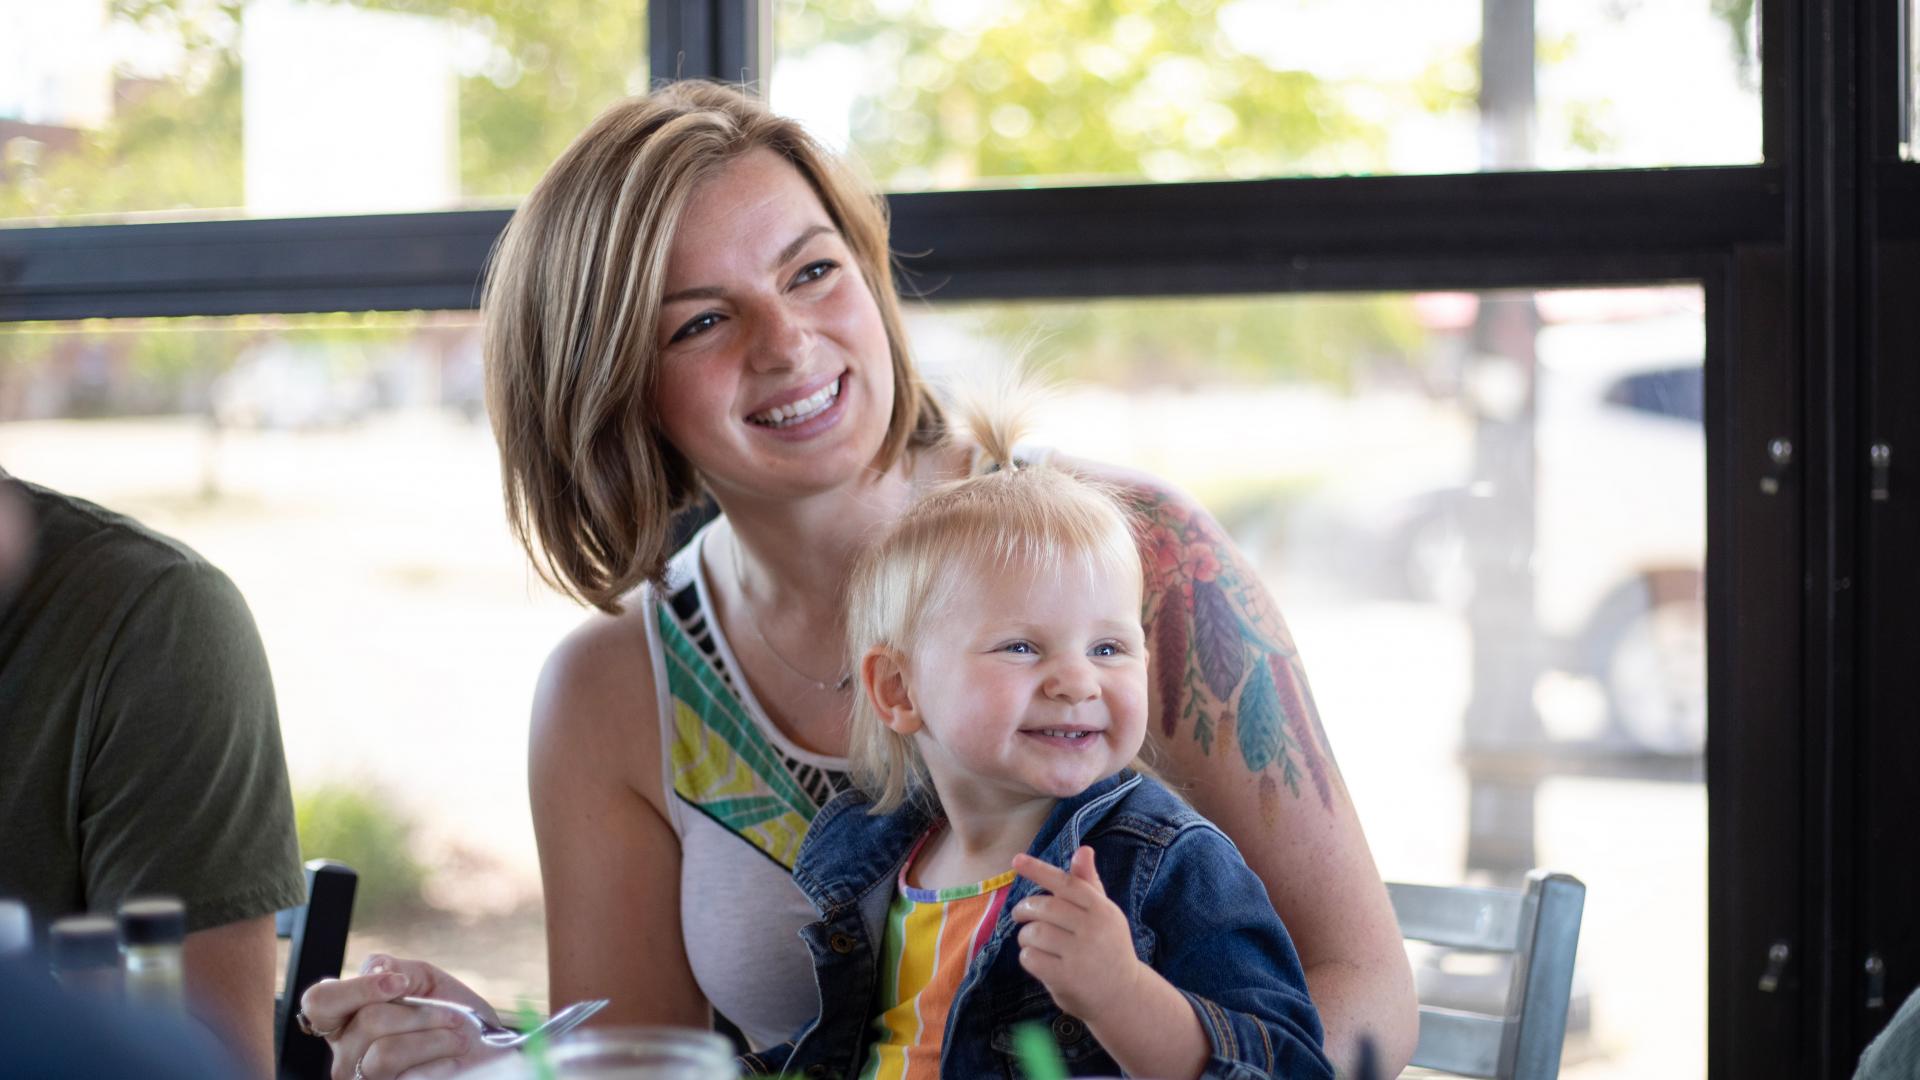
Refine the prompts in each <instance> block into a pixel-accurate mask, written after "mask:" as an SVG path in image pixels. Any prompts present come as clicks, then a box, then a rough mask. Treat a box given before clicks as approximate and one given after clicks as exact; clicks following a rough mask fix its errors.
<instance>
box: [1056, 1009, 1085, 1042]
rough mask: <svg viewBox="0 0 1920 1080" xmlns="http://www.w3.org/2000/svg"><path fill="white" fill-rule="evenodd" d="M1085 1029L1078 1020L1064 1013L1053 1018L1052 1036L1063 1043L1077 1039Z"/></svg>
mask: <svg viewBox="0 0 1920 1080" xmlns="http://www.w3.org/2000/svg"><path fill="white" fill-rule="evenodd" d="M1085 1030H1086V1028H1085V1027H1084V1026H1083V1025H1082V1024H1081V1023H1080V1021H1078V1020H1076V1019H1074V1018H1073V1017H1071V1016H1067V1015H1066V1014H1064V1013H1062V1014H1061V1015H1059V1016H1056V1017H1054V1018H1053V1037H1054V1039H1055V1040H1056V1041H1058V1042H1060V1043H1061V1044H1063V1045H1064V1044H1066V1043H1070V1042H1073V1041H1074V1040H1075V1039H1078V1038H1079V1037H1080V1033H1081V1032H1082V1031H1085Z"/></svg>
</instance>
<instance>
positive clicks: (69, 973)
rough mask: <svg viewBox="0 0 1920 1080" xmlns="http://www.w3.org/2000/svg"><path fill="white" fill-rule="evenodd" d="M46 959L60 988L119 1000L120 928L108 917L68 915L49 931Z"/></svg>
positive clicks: (55, 923)
mask: <svg viewBox="0 0 1920 1080" xmlns="http://www.w3.org/2000/svg"><path fill="white" fill-rule="evenodd" d="M47 956H48V959H49V960H50V961H52V965H53V977H54V978H55V979H56V980H58V981H59V983H60V985H61V987H63V988H64V989H66V990H70V991H72V992H74V993H78V994H90V995H94V996H96V997H119V996H120V928H119V927H118V926H116V925H114V922H113V920H112V919H110V918H108V917H106V916H105V915H69V916H67V917H66V918H64V919H56V920H54V923H53V925H52V926H51V927H49V928H48V929H47Z"/></svg>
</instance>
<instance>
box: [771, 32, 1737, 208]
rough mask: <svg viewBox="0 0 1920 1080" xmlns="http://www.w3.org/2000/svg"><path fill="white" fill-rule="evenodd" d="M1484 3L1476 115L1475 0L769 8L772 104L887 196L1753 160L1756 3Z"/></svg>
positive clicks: (1477, 42)
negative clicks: (775, 52)
mask: <svg viewBox="0 0 1920 1080" xmlns="http://www.w3.org/2000/svg"><path fill="white" fill-rule="evenodd" d="M1484 3H1485V4H1486V5H1487V6H1488V7H1490V8H1493V9H1495V10H1494V16H1495V18H1496V20H1497V22H1498V25H1500V26H1501V27H1503V28H1507V29H1510V30H1515V31H1518V32H1517V33H1503V34H1497V35H1495V36H1494V38H1493V39H1492V40H1491V41H1490V42H1489V48H1490V50H1491V53H1492V55H1491V57H1490V59H1491V60H1492V63H1491V64H1490V65H1486V66H1487V67H1488V70H1490V71H1499V72H1506V73H1508V74H1506V75H1496V76H1495V77H1494V78H1492V79H1491V80H1489V85H1488V87H1487V93H1488V95H1489V96H1490V98H1491V99H1492V100H1493V101H1494V102H1496V105H1495V106H1494V107H1490V108H1489V109H1488V110H1487V115H1488V117H1489V119H1488V120H1487V122H1485V123H1483V122H1482V117H1481V114H1482V110H1481V108H1480V107H1479V104H1478V102H1479V99H1480V97H1481V95H1482V79H1481V70H1482V67H1483V62H1482V47H1481V46H1482V41H1481V39H1482V34H1481V21H1482V3H1477V2H1475V0H1181V2H1180V3H1177V4H1174V3H1161V4H1153V3H1139V2H1128V0H1120V2H1114V3H1090V2H1086V0H1078V2H1060V0H987V2H981V3H956V2H952V0H780V3H779V5H778V7H777V10H776V23H775V31H776V39H777V42H778V45H779V57H778V62H777V64H776V65H775V67H774V72H773V78H772V80H771V83H770V91H771V94H772V100H773V104H774V106H775V107H776V108H777V109H779V110H781V111H782V112H786V113H789V114H792V115H795V116H798V117H800V118H801V119H802V120H804V121H805V122H806V123H807V124H808V125H809V126H810V127H811V128H812V130H813V131H814V132H815V133H816V134H817V135H819V136H821V137H822V138H824V139H826V140H828V141H829V142H832V143H835V144H837V145H839V146H842V147H851V148H852V149H853V150H855V151H856V152H857V153H858V154H859V156H860V157H861V158H862V159H863V160H864V161H865V162H866V164H867V165H868V167H869V168H870V169H871V170H872V171H873V173H874V174H875V175H876V176H877V177H878V178H879V179H880V181H881V182H882V183H883V184H884V185H885V186H886V187H888V188H889V189H892V190H920V189H948V188H964V187H975V186H992V185H1002V184H1023V183H1085V182H1098V181H1122V180H1138V179H1143V178H1144V179H1148V180H1185V179H1203V178H1225V177H1234V178H1247V177H1264V176H1294V175H1334V174H1359V173H1436V172H1470V171H1474V170H1476V169H1481V168H1487V167H1501V168H1525V167H1538V168H1548V169H1572V168H1598V167H1614V166H1635V167H1637V166H1655V165H1703V164H1726V163H1742V162H1753V161H1757V160H1759V157H1760V96H1759V72H1758V61H1757V59H1756V55H1757V54H1756V51H1755V48H1754V33H1755V29H1754V26H1755V23H1754V17H1753V14H1754V4H1753V0H1674V2H1670V3H1640V2H1626V3H1605V4H1598V3H1593V2H1591V0H1484ZM1529 20H1531V23H1529ZM1529 26H1531V33H1528V32H1526V31H1527V30H1528V28H1529ZM1513 57H1517V58H1518V63H1512V62H1503V60H1505V59H1506V58H1513ZM1528 57H1531V58H1532V59H1533V62H1532V63H1531V64H1529V63H1528V62H1527V58H1528ZM1623 72H1632V73H1633V74H1632V77H1631V78H1622V77H1621V73H1623ZM1500 118H1504V119H1500ZM1496 128H1500V129H1501V130H1503V131H1505V132H1506V134H1502V135H1498V136H1496V135H1495V133H1494V131H1495V129H1496Z"/></svg>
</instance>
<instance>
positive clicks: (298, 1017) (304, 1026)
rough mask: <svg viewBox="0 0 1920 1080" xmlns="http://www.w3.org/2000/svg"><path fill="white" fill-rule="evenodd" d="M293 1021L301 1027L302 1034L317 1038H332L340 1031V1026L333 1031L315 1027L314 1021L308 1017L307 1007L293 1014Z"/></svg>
mask: <svg viewBox="0 0 1920 1080" xmlns="http://www.w3.org/2000/svg"><path fill="white" fill-rule="evenodd" d="M293 1022H294V1024H295V1025H297V1026H298V1027H299V1028H300V1032H301V1034H303V1035H311V1036H313V1037H314V1038H316V1039H331V1038H333V1037H334V1035H336V1034H338V1033H339V1031H340V1029H339V1028H334V1029H333V1030H332V1031H321V1030H320V1029H319V1028H317V1027H314V1026H313V1021H311V1020H308V1019H307V1010H305V1009H301V1010H300V1011H299V1012H297V1013H294V1014H293Z"/></svg>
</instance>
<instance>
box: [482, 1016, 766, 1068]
mask: <svg viewBox="0 0 1920 1080" xmlns="http://www.w3.org/2000/svg"><path fill="white" fill-rule="evenodd" d="M543 1063H544V1065H545V1068H542V1067H541V1066H542V1064H543ZM464 1075H465V1076H467V1077H468V1078H469V1080H532V1078H534V1077H552V1078H553V1080H739V1076H740V1068H739V1066H738V1065H737V1064H736V1063H735V1061H734V1057H733V1044H732V1043H730V1042H728V1041H727V1040H726V1039H725V1038H724V1037H722V1036H720V1035H716V1034H714V1033H713V1032H711V1031H700V1030H697V1029H694V1028H669V1027H626V1028H621V1027H610V1028H591V1029H588V1030H584V1031H576V1032H573V1033H571V1034H568V1035H563V1036H561V1037H560V1038H559V1039H557V1040H555V1041H554V1042H553V1043H552V1044H550V1045H548V1046H546V1047H544V1048H539V1049H534V1050H525V1049H523V1050H522V1052H521V1053H518V1054H515V1055H514V1056H513V1057H511V1058H508V1059H505V1060H502V1061H496V1062H494V1063H493V1064H491V1065H488V1066H485V1067H483V1068H481V1069H477V1070H475V1071H473V1072H471V1073H467V1074H464Z"/></svg>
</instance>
